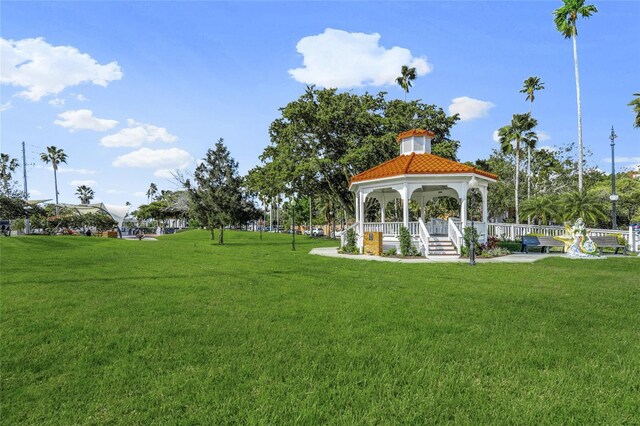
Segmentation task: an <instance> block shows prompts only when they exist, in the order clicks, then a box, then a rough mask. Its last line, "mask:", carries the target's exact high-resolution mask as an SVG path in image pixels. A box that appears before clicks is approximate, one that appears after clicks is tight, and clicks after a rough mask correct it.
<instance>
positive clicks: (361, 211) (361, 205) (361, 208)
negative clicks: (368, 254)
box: [358, 191, 366, 235]
mask: <svg viewBox="0 0 640 426" xmlns="http://www.w3.org/2000/svg"><path fill="white" fill-rule="evenodd" d="M365 197H366V195H365V194H364V193H363V192H362V191H358V212H359V214H360V219H359V220H358V223H359V227H360V229H359V234H360V235H364V218H365V214H364V198H365Z"/></svg>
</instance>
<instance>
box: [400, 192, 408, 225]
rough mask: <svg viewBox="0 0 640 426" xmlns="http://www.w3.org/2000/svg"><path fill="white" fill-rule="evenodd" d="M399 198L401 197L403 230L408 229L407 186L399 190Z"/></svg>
mask: <svg viewBox="0 0 640 426" xmlns="http://www.w3.org/2000/svg"><path fill="white" fill-rule="evenodd" d="M400 197H402V223H403V224H404V226H405V228H409V189H408V188H407V184H405V185H404V187H403V188H402V189H401V190H400Z"/></svg>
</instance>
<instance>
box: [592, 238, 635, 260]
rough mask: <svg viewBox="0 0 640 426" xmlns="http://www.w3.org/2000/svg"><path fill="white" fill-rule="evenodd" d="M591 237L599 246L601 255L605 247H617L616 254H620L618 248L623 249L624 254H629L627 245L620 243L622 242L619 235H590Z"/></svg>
mask: <svg viewBox="0 0 640 426" xmlns="http://www.w3.org/2000/svg"><path fill="white" fill-rule="evenodd" d="M590 238H591V241H593V242H594V243H596V246H597V247H598V251H599V252H600V255H602V249H603V248H614V249H616V251H615V254H618V250H619V249H622V254H624V255H625V256H626V254H627V246H626V245H624V244H620V242H619V241H618V237H616V236H615V235H604V236H601V237H590Z"/></svg>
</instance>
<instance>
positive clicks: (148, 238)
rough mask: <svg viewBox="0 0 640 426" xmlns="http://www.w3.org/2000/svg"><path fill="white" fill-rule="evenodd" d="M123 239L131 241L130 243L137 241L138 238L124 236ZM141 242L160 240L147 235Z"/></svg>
mask: <svg viewBox="0 0 640 426" xmlns="http://www.w3.org/2000/svg"><path fill="white" fill-rule="evenodd" d="M122 239H123V240H129V241H137V240H138V237H136V236H135V235H123V236H122ZM140 241H158V239H157V238H155V237H153V236H149V235H145V236H144V238H143V239H142V240H140Z"/></svg>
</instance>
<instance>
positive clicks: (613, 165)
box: [609, 126, 618, 229]
mask: <svg viewBox="0 0 640 426" xmlns="http://www.w3.org/2000/svg"><path fill="white" fill-rule="evenodd" d="M617 137H618V135H616V132H614V131H613V126H611V135H610V136H609V139H611V196H610V197H609V199H610V200H611V224H612V229H617V224H616V202H617V201H618V194H616V157H615V153H614V147H615V146H616V142H615V140H616V138H617Z"/></svg>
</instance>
